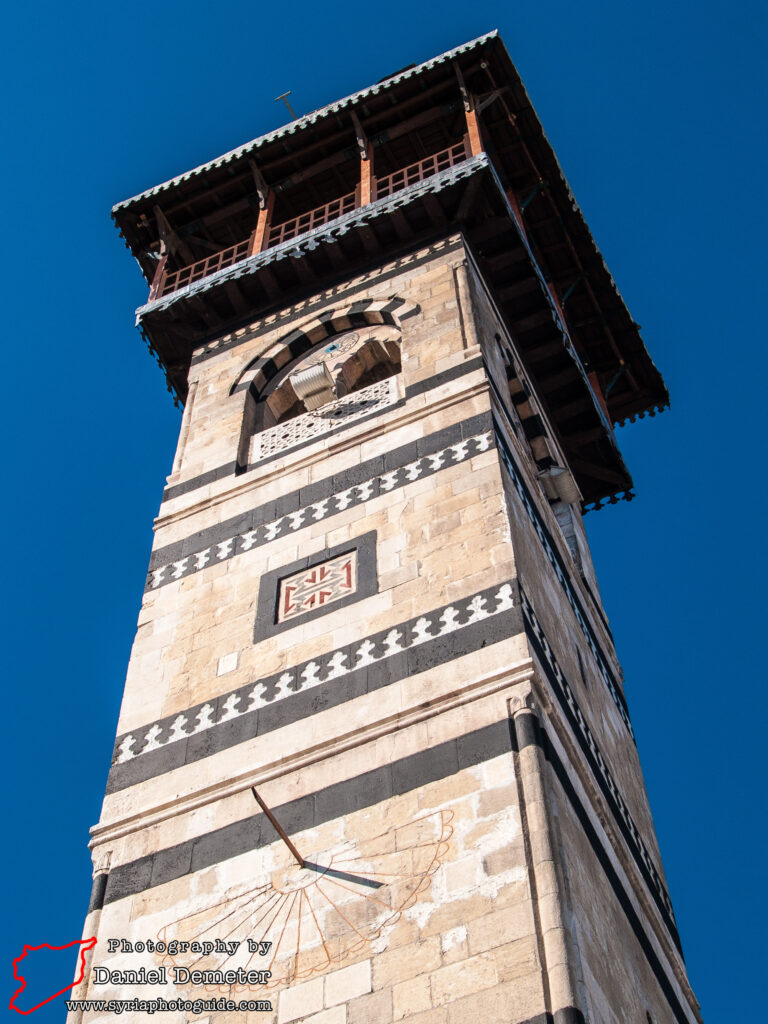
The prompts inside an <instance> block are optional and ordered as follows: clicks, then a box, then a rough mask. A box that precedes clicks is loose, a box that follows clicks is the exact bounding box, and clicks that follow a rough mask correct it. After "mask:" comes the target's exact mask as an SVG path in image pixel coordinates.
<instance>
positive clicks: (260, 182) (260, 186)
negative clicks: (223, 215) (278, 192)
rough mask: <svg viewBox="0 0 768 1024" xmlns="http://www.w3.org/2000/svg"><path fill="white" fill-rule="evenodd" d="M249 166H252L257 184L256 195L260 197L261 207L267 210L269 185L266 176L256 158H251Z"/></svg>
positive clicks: (252, 173) (254, 181)
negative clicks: (257, 164) (258, 165)
mask: <svg viewBox="0 0 768 1024" xmlns="http://www.w3.org/2000/svg"><path fill="white" fill-rule="evenodd" d="M248 166H249V167H250V168H251V175H252V176H253V183H254V185H255V186H256V195H257V196H258V197H259V209H260V210H265V209H266V207H267V203H268V202H269V185H267V183H266V181H265V180H264V176H263V175H262V173H261V171H260V170H259V168H258V167H257V166H256V161H255V160H253V159H249V160H248ZM238 205H239V204H238Z"/></svg>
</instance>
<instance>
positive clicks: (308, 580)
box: [277, 551, 357, 622]
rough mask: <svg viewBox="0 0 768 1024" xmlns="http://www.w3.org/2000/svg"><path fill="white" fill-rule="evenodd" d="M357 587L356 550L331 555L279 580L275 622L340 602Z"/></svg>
mask: <svg viewBox="0 0 768 1024" xmlns="http://www.w3.org/2000/svg"><path fill="white" fill-rule="evenodd" d="M356 590H357V552H356V551H350V552H349V554H347V555H341V556H340V557H339V558H331V559H329V560H328V561H327V562H323V564H322V565H316V566H314V568H312V569H308V570H303V571H302V572H298V573H296V574H295V575H293V576H288V577H287V578H286V579H284V580H281V581H280V587H279V591H278V601H277V621H278V622H285V621H287V620H288V619H295V618H298V617H299V616H300V615H303V614H304V613H305V612H311V611H314V610H315V609H316V608H320V607H324V606H325V605H329V604H333V602H334V601H340V600H341V599H342V598H343V597H347V596H348V595H349V594H354V592H355V591H356Z"/></svg>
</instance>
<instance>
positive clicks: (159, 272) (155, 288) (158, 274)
mask: <svg viewBox="0 0 768 1024" xmlns="http://www.w3.org/2000/svg"><path fill="white" fill-rule="evenodd" d="M167 262H168V253H167V251H166V252H163V254H162V256H161V257H160V259H159V260H158V261H157V266H156V267H155V274H154V277H153V278H152V286H151V287H150V289H149V301H150V302H153V301H154V300H155V299H156V298H157V296H158V295H159V294H160V292H161V291H162V288H163V281H164V280H165V265H166V263H167Z"/></svg>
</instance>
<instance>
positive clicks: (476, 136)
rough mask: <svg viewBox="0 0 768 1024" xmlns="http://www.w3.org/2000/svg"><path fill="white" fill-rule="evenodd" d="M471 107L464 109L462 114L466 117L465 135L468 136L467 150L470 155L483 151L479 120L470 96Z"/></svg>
mask: <svg viewBox="0 0 768 1024" xmlns="http://www.w3.org/2000/svg"><path fill="white" fill-rule="evenodd" d="M470 105H471V109H469V110H465V111H464V116H465V117H466V119H467V135H468V136H469V151H470V153H471V154H472V156H477V155H478V154H479V153H482V152H483V140H482V138H481V137H480V122H479V121H478V118H477V111H476V110H475V106H474V103H473V102H472V100H471V98H470Z"/></svg>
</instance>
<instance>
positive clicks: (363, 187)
mask: <svg viewBox="0 0 768 1024" xmlns="http://www.w3.org/2000/svg"><path fill="white" fill-rule="evenodd" d="M375 198H376V179H375V178H374V176H373V151H372V150H371V148H370V146H369V147H368V156H367V157H363V159H362V160H361V161H360V205H361V206H366V205H367V204H368V203H372V202H373V200H374V199H375Z"/></svg>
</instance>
